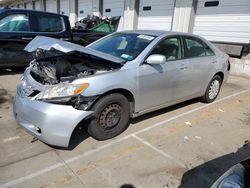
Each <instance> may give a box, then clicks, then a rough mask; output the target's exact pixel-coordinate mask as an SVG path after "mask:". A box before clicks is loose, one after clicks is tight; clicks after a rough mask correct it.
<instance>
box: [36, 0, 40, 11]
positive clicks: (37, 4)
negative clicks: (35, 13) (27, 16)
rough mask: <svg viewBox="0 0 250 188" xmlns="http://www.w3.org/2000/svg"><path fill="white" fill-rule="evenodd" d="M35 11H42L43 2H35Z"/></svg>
mask: <svg viewBox="0 0 250 188" xmlns="http://www.w3.org/2000/svg"><path fill="white" fill-rule="evenodd" d="M35 10H41V2H40V1H35Z"/></svg>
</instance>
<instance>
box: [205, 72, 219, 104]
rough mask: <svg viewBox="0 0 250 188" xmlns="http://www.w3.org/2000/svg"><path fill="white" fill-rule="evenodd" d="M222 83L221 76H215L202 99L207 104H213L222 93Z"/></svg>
mask: <svg viewBox="0 0 250 188" xmlns="http://www.w3.org/2000/svg"><path fill="white" fill-rule="evenodd" d="M221 83H222V80H221V77H220V76H219V75H215V76H214V77H213V78H212V80H211V81H210V82H209V84H208V86H207V90H206V93H205V94H204V96H203V97H202V101H203V102H205V103H211V102H213V101H214V100H215V99H216V97H217V96H218V94H219V92H220V87H221Z"/></svg>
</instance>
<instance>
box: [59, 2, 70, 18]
mask: <svg viewBox="0 0 250 188" xmlns="http://www.w3.org/2000/svg"><path fill="white" fill-rule="evenodd" d="M60 14H63V15H67V16H69V0H60Z"/></svg>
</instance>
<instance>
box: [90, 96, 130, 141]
mask: <svg viewBox="0 0 250 188" xmlns="http://www.w3.org/2000/svg"><path fill="white" fill-rule="evenodd" d="M91 110H93V111H94V114H93V119H91V121H90V123H89V125H88V128H87V131H88V133H89V135H90V136H92V137H93V138H95V139H96V140H107V139H110V138H113V137H115V136H117V135H119V134H121V133H122V132H123V131H124V130H126V129H127V127H128V126H129V119H130V104H129V101H128V99H127V98H126V97H125V96H124V95H122V94H119V93H114V94H109V95H106V96H104V97H103V98H101V99H100V100H98V101H97V102H96V104H94V106H93V107H92V109H91Z"/></svg>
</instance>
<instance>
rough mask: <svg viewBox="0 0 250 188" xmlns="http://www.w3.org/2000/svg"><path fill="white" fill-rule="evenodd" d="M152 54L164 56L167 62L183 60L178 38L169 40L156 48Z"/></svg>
mask: <svg viewBox="0 0 250 188" xmlns="http://www.w3.org/2000/svg"><path fill="white" fill-rule="evenodd" d="M152 54H159V55H164V56H165V57H166V60H167V61H173V60H178V59H181V58H182V57H181V43H180V39H179V38H178V37H172V38H167V39H164V40H163V41H161V42H160V43H159V44H157V45H156V46H155V48H154V49H153V51H152V52H151V55H152Z"/></svg>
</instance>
